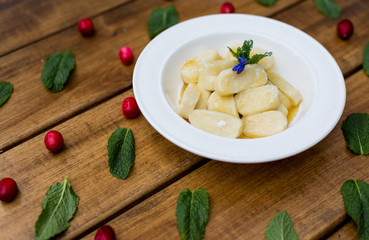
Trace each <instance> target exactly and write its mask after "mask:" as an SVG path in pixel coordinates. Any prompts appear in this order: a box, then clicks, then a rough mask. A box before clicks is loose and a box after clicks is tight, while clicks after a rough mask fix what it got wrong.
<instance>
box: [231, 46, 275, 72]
mask: <svg viewBox="0 0 369 240" xmlns="http://www.w3.org/2000/svg"><path fill="white" fill-rule="evenodd" d="M253 45H254V42H253V41H252V40H245V41H244V42H243V44H242V47H238V48H237V51H236V52H235V51H233V50H232V48H230V47H228V49H229V51H230V52H231V53H232V55H233V57H235V58H237V60H238V62H239V64H237V65H236V66H234V67H233V68H232V70H233V71H235V72H237V74H240V73H241V72H242V71H243V70H244V69H245V65H246V64H256V63H258V62H259V61H260V60H261V59H263V58H264V57H267V56H271V55H272V52H266V53H263V54H255V55H253V56H252V57H251V58H250V53H251V50H252V47H253Z"/></svg>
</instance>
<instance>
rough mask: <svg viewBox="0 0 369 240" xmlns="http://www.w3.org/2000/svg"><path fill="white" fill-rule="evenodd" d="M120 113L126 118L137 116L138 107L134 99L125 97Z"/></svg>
mask: <svg viewBox="0 0 369 240" xmlns="http://www.w3.org/2000/svg"><path fill="white" fill-rule="evenodd" d="M122 111H123V115H124V116H126V118H134V117H136V116H137V114H138V105H137V102H136V99H134V98H133V97H127V98H126V99H124V100H123V103H122Z"/></svg>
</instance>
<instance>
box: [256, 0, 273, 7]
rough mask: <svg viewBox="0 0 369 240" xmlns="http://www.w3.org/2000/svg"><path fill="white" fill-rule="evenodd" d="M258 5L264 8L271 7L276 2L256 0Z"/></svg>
mask: <svg viewBox="0 0 369 240" xmlns="http://www.w3.org/2000/svg"><path fill="white" fill-rule="evenodd" d="M256 1H257V2H258V3H260V4H262V5H265V6H268V7H269V6H273V5H274V4H275V3H276V2H277V0H256Z"/></svg>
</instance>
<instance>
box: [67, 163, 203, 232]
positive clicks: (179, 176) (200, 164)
mask: <svg viewBox="0 0 369 240" xmlns="http://www.w3.org/2000/svg"><path fill="white" fill-rule="evenodd" d="M209 162H210V159H206V158H203V159H201V160H200V161H199V162H198V163H196V164H195V165H193V166H191V167H190V168H188V169H186V170H185V171H183V172H181V173H180V174H178V175H177V176H175V177H174V178H172V179H170V180H169V181H167V182H164V183H163V184H161V185H160V186H158V187H157V188H154V189H152V190H151V191H150V192H148V193H146V194H145V195H143V196H142V197H140V198H138V199H136V200H134V201H133V202H132V203H130V204H128V205H127V206H125V207H123V208H122V209H120V210H118V211H117V212H115V213H114V214H112V215H110V216H109V217H107V218H105V219H104V220H102V221H100V222H98V223H97V224H95V225H93V226H91V227H90V228H88V229H87V230H86V231H84V232H82V233H80V234H78V235H77V236H76V237H73V239H81V238H83V237H85V236H87V235H88V234H90V233H92V232H94V231H96V230H97V229H98V228H100V227H102V226H103V225H105V224H106V223H108V222H110V221H112V220H113V219H115V218H117V217H118V216H120V215H122V214H123V213H125V212H127V211H128V210H130V209H131V208H133V207H135V206H136V205H138V204H140V203H141V202H143V201H145V200H146V199H148V198H150V197H152V196H154V195H155V194H157V193H159V192H160V191H162V190H163V189H165V188H167V187H168V186H170V185H172V184H173V183H175V182H177V181H178V180H180V179H182V178H184V177H186V176H187V175H188V174H190V173H192V172H193V171H196V170H197V169H199V168H200V167H202V166H204V165H205V164H207V163H209Z"/></svg>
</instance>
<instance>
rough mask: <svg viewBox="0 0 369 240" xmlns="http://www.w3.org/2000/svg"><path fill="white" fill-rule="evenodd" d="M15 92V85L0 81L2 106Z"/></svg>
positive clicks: (0, 103) (0, 101)
mask: <svg viewBox="0 0 369 240" xmlns="http://www.w3.org/2000/svg"><path fill="white" fill-rule="evenodd" d="M12 93H13V85H12V84H11V83H10V82H0V106H1V105H3V104H4V103H5V102H6V101H8V99H9V97H10V95H12Z"/></svg>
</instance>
